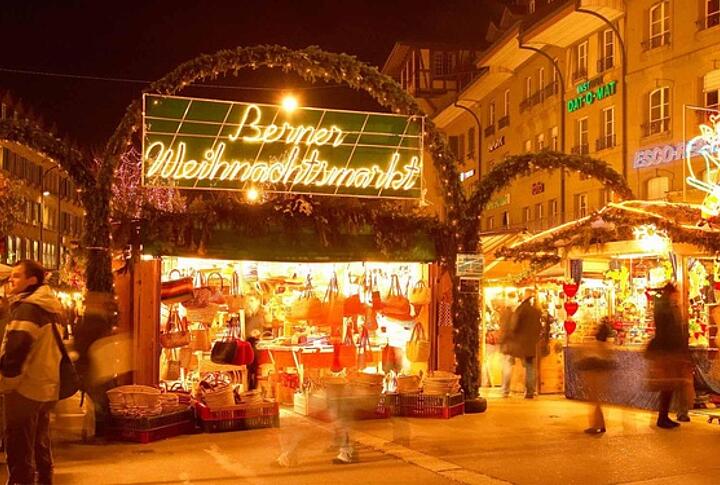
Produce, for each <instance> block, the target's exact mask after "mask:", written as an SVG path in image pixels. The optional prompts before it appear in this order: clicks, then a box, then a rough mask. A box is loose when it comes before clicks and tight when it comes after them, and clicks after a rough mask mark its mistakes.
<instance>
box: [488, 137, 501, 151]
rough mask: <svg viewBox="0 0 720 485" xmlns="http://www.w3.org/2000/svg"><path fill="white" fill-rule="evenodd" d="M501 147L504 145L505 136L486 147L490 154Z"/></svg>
mask: <svg viewBox="0 0 720 485" xmlns="http://www.w3.org/2000/svg"><path fill="white" fill-rule="evenodd" d="M503 145H505V135H503V136H501V137H500V138H498V139H497V140H495V141H494V142H492V143H491V144H490V145H488V151H489V152H491V153H492V152H494V151H495V150H497V149H498V148H500V147H501V146H503Z"/></svg>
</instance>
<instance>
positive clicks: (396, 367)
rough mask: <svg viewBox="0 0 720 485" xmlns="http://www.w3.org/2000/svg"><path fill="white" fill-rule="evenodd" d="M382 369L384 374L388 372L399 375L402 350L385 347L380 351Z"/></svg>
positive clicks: (389, 346)
mask: <svg viewBox="0 0 720 485" xmlns="http://www.w3.org/2000/svg"><path fill="white" fill-rule="evenodd" d="M382 368H383V372H385V373H386V374H387V373H388V372H390V371H395V372H396V373H399V372H400V371H401V370H402V349H399V348H397V347H392V346H391V345H390V344H388V345H385V347H383V350H382Z"/></svg>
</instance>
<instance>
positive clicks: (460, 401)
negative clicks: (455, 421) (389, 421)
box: [396, 393, 465, 419]
mask: <svg viewBox="0 0 720 485" xmlns="http://www.w3.org/2000/svg"><path fill="white" fill-rule="evenodd" d="M396 409H397V414H398V415H399V416H407V417H412V418H441V419H450V418H452V417H454V416H458V415H460V414H464V413H465V397H464V395H463V394H462V393H456V394H445V395H439V396H438V395H429V394H422V393H417V394H400V395H399V396H398V404H397V408H396Z"/></svg>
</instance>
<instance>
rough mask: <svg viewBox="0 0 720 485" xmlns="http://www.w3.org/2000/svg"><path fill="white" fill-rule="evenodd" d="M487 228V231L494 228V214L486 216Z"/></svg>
mask: <svg viewBox="0 0 720 485" xmlns="http://www.w3.org/2000/svg"><path fill="white" fill-rule="evenodd" d="M487 229H488V231H491V230H493V229H495V216H490V217H488V218H487Z"/></svg>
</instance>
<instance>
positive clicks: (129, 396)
mask: <svg viewBox="0 0 720 485" xmlns="http://www.w3.org/2000/svg"><path fill="white" fill-rule="evenodd" d="M107 396H108V400H109V401H110V413H112V414H113V415H115V416H156V415H158V414H162V412H163V406H162V403H161V401H160V389H156V388H154V387H150V386H141V385H132V386H119V387H115V388H113V389H110V390H109V391H107Z"/></svg>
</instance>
